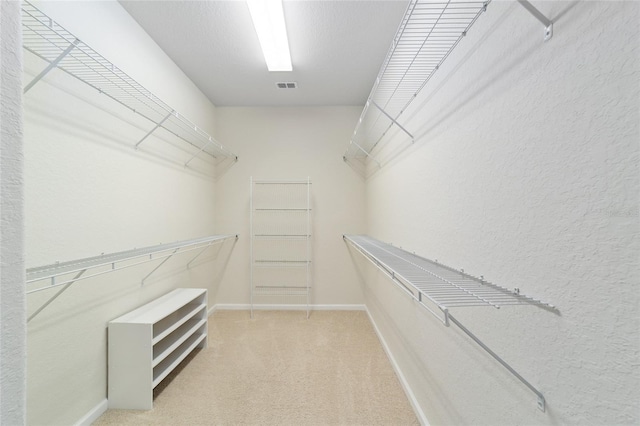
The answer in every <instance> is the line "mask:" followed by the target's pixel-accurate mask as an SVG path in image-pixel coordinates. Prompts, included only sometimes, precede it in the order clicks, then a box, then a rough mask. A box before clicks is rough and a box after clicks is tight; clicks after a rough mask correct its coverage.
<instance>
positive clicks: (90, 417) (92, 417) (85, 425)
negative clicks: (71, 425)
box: [76, 398, 109, 426]
mask: <svg viewBox="0 0 640 426" xmlns="http://www.w3.org/2000/svg"><path fill="white" fill-rule="evenodd" d="M108 407H109V401H108V400H107V399H106V398H105V399H103V400H102V401H100V403H99V404H98V405H96V406H95V407H93V408H92V409H91V410H90V411H89V412H88V413H87V414H85V415H84V417H82V418H81V419H80V420H78V422H77V423H76V426H90V425H91V424H92V423H93V422H95V421H96V420H98V418H99V417H100V416H101V415H103V414H104V412H105V411H107V408H108Z"/></svg>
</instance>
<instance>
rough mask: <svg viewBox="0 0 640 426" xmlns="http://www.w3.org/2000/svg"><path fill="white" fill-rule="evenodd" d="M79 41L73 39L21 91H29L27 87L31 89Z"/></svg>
mask: <svg viewBox="0 0 640 426" xmlns="http://www.w3.org/2000/svg"><path fill="white" fill-rule="evenodd" d="M79 43H80V40H78V39H75V40H74V41H73V42H72V43H71V44H70V45H69V47H67V48H66V49H65V50H64V51H63V52H62V53H61V54H60V55H59V56H58V57H57V58H56V59H54V60H53V61H52V62H51V63H50V64H49V65H48V66H47V67H46V68H45V69H43V70H42V71H41V72H40V74H38V75H37V76H36V77H35V78H34V79H33V80H31V81H30V82H29V84H27V85H26V86H25V87H24V89H23V91H22V93H23V94H24V93H27V92H28V91H29V89H31V88H32V87H33V86H34V85H35V84H36V83H37V82H38V81H40V79H42V77H44V76H45V75H47V74H48V73H49V71H51V70H52V69H54V68H55V67H57V66H58V64H59V63H60V61H62V60H63V59H64V57H65V56H67V55H68V54H69V52H71V51H72V50H73V49H74V48H75V47H76V46H77V45H78V44H79Z"/></svg>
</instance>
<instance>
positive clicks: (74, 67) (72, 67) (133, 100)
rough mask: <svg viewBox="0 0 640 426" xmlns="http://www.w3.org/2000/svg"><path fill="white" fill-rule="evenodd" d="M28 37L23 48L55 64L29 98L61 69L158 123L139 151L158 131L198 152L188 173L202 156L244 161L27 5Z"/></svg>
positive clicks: (24, 23) (24, 13)
mask: <svg viewBox="0 0 640 426" xmlns="http://www.w3.org/2000/svg"><path fill="white" fill-rule="evenodd" d="M22 31H23V37H22V38H23V47H24V48H25V49H26V50H27V51H29V52H31V53H33V54H34V55H36V56H38V57H39V58H41V59H43V60H44V61H46V62H48V63H49V64H48V66H47V67H46V68H45V69H44V70H43V71H42V72H40V73H39V74H38V76H36V77H35V78H34V79H33V80H32V81H31V82H29V83H28V84H27V85H26V86H25V88H24V93H26V92H28V91H29V90H30V89H31V88H32V87H33V86H34V85H35V84H36V83H37V82H38V81H39V80H40V79H42V78H43V77H44V76H45V75H46V74H47V73H49V72H50V71H51V70H53V69H54V68H57V69H60V70H62V71H64V72H65V73H67V74H69V75H71V76H73V77H75V78H77V79H78V80H80V81H82V82H83V83H85V84H87V85H89V86H91V87H93V88H94V89H96V90H97V91H98V92H99V93H101V94H103V95H106V96H107V97H109V98H111V99H112V100H114V101H116V102H117V103H119V104H121V105H123V106H125V107H126V108H128V109H129V110H131V111H133V112H134V113H136V114H138V115H141V116H142V117H144V118H146V119H147V120H149V121H151V122H152V123H154V125H155V127H153V128H152V129H151V130H150V131H149V132H148V133H147V134H146V135H145V136H144V137H143V138H142V139H140V140H139V141H137V143H136V144H135V148H136V149H137V148H139V146H140V144H141V143H142V142H143V141H144V140H145V139H146V138H147V137H148V136H149V135H151V134H152V133H153V132H154V131H155V130H157V129H158V128H162V129H164V130H165V131H167V132H168V133H170V134H172V135H174V136H175V137H177V138H178V139H180V140H181V141H183V142H184V143H186V144H188V145H189V146H190V147H191V148H190V150H193V151H194V154H193V155H194V156H193V157H192V158H190V159H189V160H188V161H186V162H185V163H184V164H183V165H184V166H185V167H188V166H189V163H190V162H191V161H192V160H193V159H194V158H195V157H198V156H199V155H200V154H202V153H205V154H207V155H208V156H210V157H211V158H213V161H214V162H215V163H216V164H219V163H222V162H224V161H237V160H238V157H237V156H236V155H235V154H233V153H232V152H231V151H229V150H228V149H227V148H225V147H224V146H223V145H222V144H220V143H219V142H218V141H216V140H215V139H214V138H213V137H212V136H210V135H209V134H207V133H206V132H205V131H204V130H202V129H201V128H200V127H198V126H197V125H195V124H194V123H192V122H191V121H189V120H188V119H187V118H186V117H184V116H182V115H181V114H179V113H178V112H176V111H175V110H174V109H173V108H171V107H170V106H169V105H167V104H166V103H164V102H163V101H162V100H161V99H160V98H158V97H157V96H155V95H154V94H153V93H151V92H150V91H148V90H147V89H145V88H144V87H143V86H142V85H140V84H139V83H138V82H137V81H135V80H134V79H132V78H131V77H129V76H128V75H127V74H126V73H124V72H123V71H122V70H120V69H119V68H118V67H116V66H115V65H114V64H112V63H111V62H109V61H108V60H107V59H105V58H104V57H103V56H101V55H100V54H99V53H97V52H96V51H95V50H93V49H92V48H91V47H89V46H88V45H87V44H85V43H84V42H82V41H80V40H79V39H77V38H76V37H75V36H74V35H73V34H71V33H70V32H68V31H67V30H66V29H64V28H63V27H61V26H60V25H58V24H57V23H56V22H54V21H53V20H52V19H51V18H49V17H48V16H47V15H45V14H44V13H42V12H41V11H40V10H39V9H37V8H36V7H35V6H33V5H32V4H31V3H29V2H27V1H23V2H22Z"/></svg>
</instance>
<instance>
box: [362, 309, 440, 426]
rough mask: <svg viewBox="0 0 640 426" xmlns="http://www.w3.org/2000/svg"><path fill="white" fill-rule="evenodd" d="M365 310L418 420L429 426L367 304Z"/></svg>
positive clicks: (424, 425)
mask: <svg viewBox="0 0 640 426" xmlns="http://www.w3.org/2000/svg"><path fill="white" fill-rule="evenodd" d="M365 311H367V315H368V316H369V321H371V325H373V329H374V330H375V332H376V335H377V336H378V339H379V340H380V343H381V344H382V348H383V349H384V351H385V352H386V354H387V357H388V358H389V362H391V366H392V367H393V370H394V371H395V372H396V375H397V376H398V379H399V380H400V384H401V385H402V389H404V393H405V394H406V395H407V398H408V399H409V403H410V404H411V407H412V408H413V412H414V413H415V414H416V417H417V418H418V421H419V422H420V424H421V425H423V426H429V420H427V416H425V415H424V412H423V411H422V408H421V407H420V404H418V400H417V399H416V396H415V394H414V393H413V390H411V386H409V382H407V379H406V377H405V375H404V374H403V373H402V370H401V369H400V366H399V365H398V363H397V362H396V359H395V357H394V356H393V353H392V352H391V349H389V346H388V345H387V342H386V341H385V340H384V337H383V336H382V333H381V332H380V329H379V328H378V326H377V325H376V322H375V321H374V320H373V317H372V316H371V312H369V309H367V307H366V306H365Z"/></svg>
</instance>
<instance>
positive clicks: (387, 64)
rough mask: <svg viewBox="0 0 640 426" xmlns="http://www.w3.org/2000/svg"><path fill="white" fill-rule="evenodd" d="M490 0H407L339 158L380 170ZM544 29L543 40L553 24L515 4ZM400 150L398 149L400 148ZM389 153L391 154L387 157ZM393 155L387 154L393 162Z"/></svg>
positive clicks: (523, 1) (529, 8)
mask: <svg viewBox="0 0 640 426" xmlns="http://www.w3.org/2000/svg"><path fill="white" fill-rule="evenodd" d="M490 2H491V0H411V1H410V2H409V5H408V7H407V10H406V12H405V15H404V17H403V18H402V21H401V23H400V26H399V28H398V31H397V32H396V35H395V37H394V39H393V42H392V43H391V47H390V49H389V51H388V53H387V56H386V58H385V60H384V61H383V63H382V66H381V67H380V71H379V72H378V76H377V77H376V80H375V83H374V85H373V88H372V89H371V92H370V94H369V97H368V98H367V102H366V103H365V106H364V109H363V110H362V113H361V115H360V118H359V120H358V122H357V124H356V127H355V129H354V131H353V135H352V136H351V140H350V141H349V145H348V146H347V150H346V151H345V153H344V155H343V159H344V161H345V162H347V163H348V164H349V165H351V166H352V167H353V168H354V169H355V170H356V171H358V172H359V173H360V174H362V175H364V176H365V177H368V176H370V175H371V174H373V173H374V172H375V171H376V170H378V169H379V168H381V167H382V166H383V165H384V164H385V163H386V161H388V158H389V155H385V156H384V157H385V158H386V159H385V158H381V157H382V156H381V151H383V150H384V146H385V145H387V143H388V142H389V141H390V139H391V137H392V135H395V134H396V131H400V132H402V133H404V134H405V135H406V137H405V138H404V140H405V141H406V140H407V138H408V139H409V143H404V144H400V145H399V146H400V148H402V147H405V148H406V147H407V146H409V145H410V144H411V143H413V142H414V135H413V134H412V133H411V131H410V130H409V129H407V128H406V127H405V125H403V124H402V123H401V118H402V114H403V113H404V112H405V111H406V110H407V108H408V107H409V105H410V104H411V103H412V101H413V100H414V99H415V98H416V97H417V95H418V93H420V91H421V90H422V89H423V88H424V87H425V85H426V84H427V83H428V82H429V80H431V78H432V77H433V76H434V74H435V73H436V72H437V71H438V69H440V67H441V66H442V64H443V62H444V61H445V60H446V59H447V58H448V57H449V55H450V54H451V52H452V51H453V49H455V48H456V46H458V44H459V43H460V42H461V41H462V39H463V38H464V37H465V36H466V35H467V33H468V32H469V30H470V29H471V27H472V26H473V24H474V23H475V22H476V20H477V19H478V18H479V17H480V15H481V14H482V13H483V12H485V11H486V10H487V6H488V5H489V3H490ZM518 3H520V4H521V5H522V6H523V7H524V8H525V9H527V11H529V12H530V13H531V14H532V15H533V16H534V17H535V18H536V19H538V20H539V21H540V22H542V23H543V24H544V26H545V37H544V39H545V41H546V40H549V39H550V38H551V36H552V34H553V23H552V21H551V20H549V19H547V18H546V17H545V16H544V15H543V14H542V13H540V11H538V10H537V9H536V8H535V7H534V6H533V5H532V4H531V3H530V2H529V1H527V0H518ZM400 148H398V150H400ZM387 154H389V153H387ZM392 157H393V155H391V158H392Z"/></svg>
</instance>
